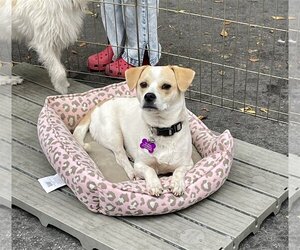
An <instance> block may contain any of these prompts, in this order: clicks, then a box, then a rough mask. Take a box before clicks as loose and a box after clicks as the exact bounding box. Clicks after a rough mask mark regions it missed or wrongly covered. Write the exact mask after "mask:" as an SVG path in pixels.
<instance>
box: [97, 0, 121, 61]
mask: <svg viewBox="0 0 300 250" xmlns="http://www.w3.org/2000/svg"><path fill="white" fill-rule="evenodd" d="M121 3H122V0H104V1H103V2H102V3H101V17H102V23H103V26H104V29H105V30H106V34H107V38H108V40H109V43H110V45H111V46H112V50H113V54H114V56H113V60H114V61H115V60H116V59H117V58H119V57H120V55H121V53H122V52H123V47H124V42H125V27H124V22H123V10H122V5H121Z"/></svg>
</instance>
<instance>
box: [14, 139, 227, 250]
mask: <svg viewBox="0 0 300 250" xmlns="http://www.w3.org/2000/svg"><path fill="white" fill-rule="evenodd" d="M26 155H30V157H27V158H26V159H24V157H25V156H26ZM13 166H14V168H16V169H20V170H21V171H22V172H26V173H28V174H29V175H30V176H32V177H35V178H41V177H44V176H48V175H53V174H54V173H55V170H54V169H53V168H52V167H51V166H50V164H49V163H48V161H47V159H46V157H45V156H43V155H42V154H41V153H39V152H37V151H33V150H32V149H30V148H28V147H26V146H24V145H21V144H19V143H17V142H13ZM63 190H65V191H66V192H67V193H68V194H69V195H73V193H72V191H71V190H70V189H69V188H63ZM217 212H218V211H214V212H213V211H211V212H209V213H208V216H209V215H210V216H212V217H213V216H214V214H216V213H217ZM172 216H173V217H174V215H172ZM173 217H172V218H173ZM145 218H149V217H145ZM153 218H156V220H157V222H156V226H157V224H158V225H160V227H163V228H165V229H164V230H165V231H164V232H161V230H158V229H157V228H151V225H150V224H149V225H148V227H146V226H143V225H141V224H138V223H136V221H135V220H134V219H131V218H127V219H126V221H127V222H128V223H130V224H132V225H136V226H139V227H141V228H143V230H147V231H149V232H151V233H153V234H156V235H160V236H161V237H163V238H164V239H166V240H168V241H170V242H172V243H173V244H176V245H179V246H181V247H183V248H191V247H195V246H196V244H201V245H203V246H207V248H206V249H217V250H218V249H220V248H221V247H223V248H224V249H227V248H229V249H230V248H232V240H231V238H230V237H226V236H224V235H222V234H218V233H216V232H214V231H211V230H209V229H206V227H203V226H200V225H197V224H195V223H192V222H190V221H187V220H183V219H182V218H180V217H176V218H175V219H174V221H173V222H172V223H171V224H170V223H169V219H166V218H165V217H164V216H162V217H158V216H156V217H153ZM174 227H176V228H177V231H176V232H174V231H175V229H174ZM190 229H191V233H195V232H197V233H199V235H201V237H202V238H201V239H202V240H203V241H201V242H198V241H190V242H180V241H178V237H173V236H174V233H176V234H185V233H186V232H187V231H189V230H190ZM178 230H181V233H179V231H178ZM204 239H205V240H204ZM216 239H218V240H216ZM198 240H200V239H199V238H198Z"/></svg>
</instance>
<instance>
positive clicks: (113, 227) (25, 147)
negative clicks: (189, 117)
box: [12, 64, 288, 250]
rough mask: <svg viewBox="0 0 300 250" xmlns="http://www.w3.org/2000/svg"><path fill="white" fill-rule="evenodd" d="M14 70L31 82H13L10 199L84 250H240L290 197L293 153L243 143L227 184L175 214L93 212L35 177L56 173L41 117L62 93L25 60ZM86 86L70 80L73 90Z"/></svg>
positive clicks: (237, 144)
mask: <svg viewBox="0 0 300 250" xmlns="http://www.w3.org/2000/svg"><path fill="white" fill-rule="evenodd" d="M14 72H15V73H16V74H18V75H21V76H23V77H24V78H26V83H24V84H22V85H18V86H14V87H13V98H12V107H13V111H12V114H13V115H12V124H13V127H12V129H13V131H12V137H13V143H12V149H13V150H12V154H13V164H12V165H13V170H12V174H13V195H12V202H13V204H14V205H16V206H18V207H20V208H22V209H24V210H26V211H28V212H29V213H31V214H33V215H35V216H37V217H38V218H39V220H40V221H41V223H42V224H43V225H45V226H47V225H49V224H51V225H53V226H55V227H58V228H60V229H61V230H63V231H66V232H68V233H69V234H71V235H73V236H74V237H76V238H78V239H79V240H80V242H81V243H82V245H83V247H84V248H85V249H89V250H92V249H94V248H96V249H143V248H147V249H208V250H214V249H216V250H221V249H224V250H225V249H234V248H235V249H236V248H238V246H239V244H240V242H241V241H242V240H243V239H245V238H246V236H248V235H249V234H250V233H255V232H257V231H258V230H259V227H260V225H261V223H262V222H263V221H264V220H265V219H266V217H268V216H269V215H270V214H271V213H277V212H278V211H279V209H280V206H281V204H282V202H283V201H284V200H285V199H286V198H287V196H288V178H287V177H288V157H286V156H284V155H281V154H278V153H275V152H272V151H269V150H266V149H263V148H260V147H257V146H254V145H251V144H248V143H246V142H243V141H240V140H235V160H234V162H233V166H232V170H231V173H230V175H229V178H228V180H227V181H226V182H225V184H224V186H223V187H222V188H221V189H220V190H219V191H218V192H216V193H215V194H213V195H212V196H210V197H209V198H207V199H206V200H203V201H201V202H199V203H198V204H196V205H194V206H192V207H190V208H188V209H185V210H182V211H180V212H176V213H173V214H168V215H162V216H148V217H108V216H104V215H101V214H94V213H92V212H90V211H88V210H87V209H86V208H85V207H84V206H83V205H82V204H81V203H80V202H79V201H78V200H77V199H76V197H75V196H74V195H73V193H72V192H71V190H70V189H69V188H66V187H65V188H62V189H60V190H56V191H54V192H52V193H50V194H46V193H45V192H44V191H43V189H42V188H41V186H40V185H39V183H38V182H37V179H38V178H40V177H44V176H48V175H52V174H55V171H54V170H53V168H52V167H51V166H50V165H49V163H48V161H47V160H46V158H45V156H44V154H43V152H42V150H41V148H40V145H39V142H38V138H37V134H36V122H37V117H38V114H39V112H40V110H41V108H42V105H43V104H44V100H45V98H46V96H48V95H56V94H57V93H56V92H54V91H53V88H52V86H51V84H50V83H49V79H48V76H47V73H46V72H45V71H44V70H43V69H40V68H36V67H33V66H31V65H28V64H20V65H18V66H16V67H15V68H14ZM89 89H90V87H89V86H86V85H84V84H80V83H77V82H73V83H72V86H71V89H70V92H72V93H73V92H82V91H87V90H89Z"/></svg>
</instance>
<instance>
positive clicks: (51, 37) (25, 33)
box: [0, 0, 87, 94]
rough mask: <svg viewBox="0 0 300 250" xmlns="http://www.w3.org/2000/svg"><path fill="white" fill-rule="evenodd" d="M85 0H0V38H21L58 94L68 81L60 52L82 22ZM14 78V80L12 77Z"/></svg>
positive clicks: (74, 37)
mask: <svg viewBox="0 0 300 250" xmlns="http://www.w3.org/2000/svg"><path fill="white" fill-rule="evenodd" d="M86 5H87V0H0V40H2V41H6V42H7V41H9V40H10V33H11V38H12V39H15V40H25V42H26V44H27V45H28V46H29V47H30V48H32V49H34V50H35V51H36V52H37V53H38V55H39V60H40V61H41V62H42V63H43V64H44V66H45V67H46V68H47V70H48V72H49V75H50V78H51V82H52V84H53V86H54V88H55V89H56V90H57V91H58V92H59V93H62V94H64V93H67V91H68V86H69V82H68V80H67V75H66V71H65V68H64V66H63V65H62V63H61V60H60V58H61V52H62V50H63V49H65V48H67V47H68V46H69V45H70V44H72V43H74V42H75V41H76V39H77V37H78V35H79V32H80V29H81V27H82V24H83V16H84V9H85V8H86ZM16 80H17V79H16Z"/></svg>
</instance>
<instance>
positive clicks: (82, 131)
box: [73, 109, 94, 151]
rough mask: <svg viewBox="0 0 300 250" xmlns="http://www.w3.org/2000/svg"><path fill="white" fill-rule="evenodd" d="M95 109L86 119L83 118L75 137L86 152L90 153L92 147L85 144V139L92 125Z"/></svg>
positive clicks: (77, 127) (76, 129) (75, 131)
mask: <svg viewBox="0 0 300 250" xmlns="http://www.w3.org/2000/svg"><path fill="white" fill-rule="evenodd" d="M93 110H94V109H92V110H90V111H89V112H88V113H87V114H86V115H85V117H83V118H82V120H81V121H80V122H79V124H78V125H77V126H76V128H75V130H74V132H73V136H74V137H75V139H76V140H77V142H78V143H79V144H80V145H81V146H82V147H83V148H84V149H85V150H86V151H90V149H91V147H90V144H89V143H85V142H84V138H85V136H86V133H87V132H88V130H89V127H90V123H91V115H92V112H93Z"/></svg>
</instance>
